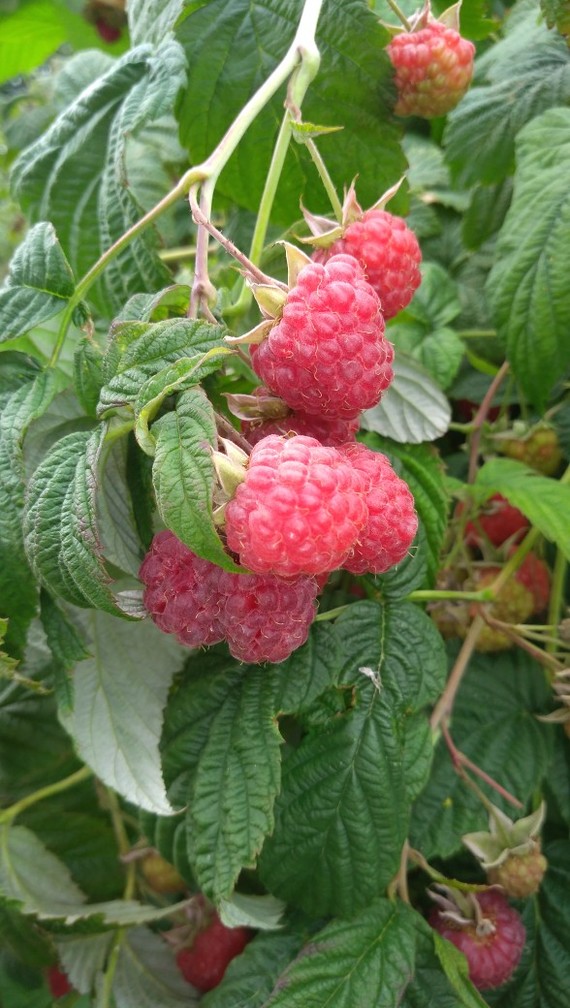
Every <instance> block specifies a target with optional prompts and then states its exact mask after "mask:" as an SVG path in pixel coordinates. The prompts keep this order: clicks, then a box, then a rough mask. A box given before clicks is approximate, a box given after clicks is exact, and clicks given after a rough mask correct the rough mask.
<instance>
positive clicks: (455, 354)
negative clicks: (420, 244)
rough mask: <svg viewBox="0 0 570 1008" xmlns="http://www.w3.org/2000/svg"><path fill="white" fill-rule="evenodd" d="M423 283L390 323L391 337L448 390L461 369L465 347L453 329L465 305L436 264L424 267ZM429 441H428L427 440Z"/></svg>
mask: <svg viewBox="0 0 570 1008" xmlns="http://www.w3.org/2000/svg"><path fill="white" fill-rule="evenodd" d="M422 275H423V279H422V283H421V286H420V287H419V289H418V290H417V291H416V293H415V294H414V297H413V299H412V301H411V303H410V304H409V305H408V307H407V308H406V309H405V310H404V311H403V312H400V314H399V315H398V316H397V318H396V319H395V320H394V321H393V322H392V323H390V324H389V326H388V330H387V335H388V338H389V339H390V340H391V341H392V342H393V343H394V345H395V347H396V358H397V357H398V352H399V351H402V352H403V353H406V354H408V355H409V356H411V357H412V358H413V359H414V360H416V361H418V362H419V363H420V364H421V365H422V367H423V368H425V370H426V371H427V372H428V374H430V375H431V377H432V378H433V379H434V380H435V381H436V382H437V384H438V385H439V386H440V387H441V388H443V389H445V388H447V387H448V386H449V385H450V384H451V382H452V381H453V379H454V378H455V375H456V374H457V371H458V369H459V365H460V364H461V360H462V358H463V354H464V352H465V348H464V346H463V343H462V341H461V339H460V338H459V336H458V335H457V333H455V332H454V331H453V329H450V328H449V326H448V324H447V323H448V322H452V321H453V319H454V318H456V317H457V315H459V312H460V311H461V305H460V303H459V299H458V296H457V287H456V285H455V283H454V282H453V280H452V279H451V277H450V276H449V274H448V273H447V271H446V270H444V269H443V268H442V267H441V266H438V265H437V264H436V263H429V262H428V263H425V264H424V266H423V267H422ZM426 440H427V439H426Z"/></svg>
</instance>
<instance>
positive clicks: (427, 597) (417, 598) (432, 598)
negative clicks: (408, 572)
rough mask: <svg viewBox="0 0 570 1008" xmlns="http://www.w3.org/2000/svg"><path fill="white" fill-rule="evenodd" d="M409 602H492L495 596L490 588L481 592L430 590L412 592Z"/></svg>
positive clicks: (408, 597) (408, 598)
mask: <svg viewBox="0 0 570 1008" xmlns="http://www.w3.org/2000/svg"><path fill="white" fill-rule="evenodd" d="M406 597H407V601H408V602H442V601H444V600H445V599H457V600H458V601H460V602H492V601H493V598H494V595H493V593H492V592H491V590H490V589H488V588H483V589H482V590H481V591H472V592H470V591H444V590H441V591H440V590H439V589H434V590H433V591H432V590H431V589H429V588H426V589H420V590H419V591H413V592H410V594H409V595H408V596H406Z"/></svg>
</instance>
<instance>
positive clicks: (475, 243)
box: [463, 178, 513, 296]
mask: <svg viewBox="0 0 570 1008" xmlns="http://www.w3.org/2000/svg"><path fill="white" fill-rule="evenodd" d="M512 196H513V183H512V179H511V178H507V179H505V180H504V181H503V182H499V183H498V184H497V185H489V186H482V185H480V186H476V188H475V189H474V191H473V194H472V196H471V202H470V204H469V207H468V209H467V211H466V213H465V214H464V217H463V240H464V242H465V244H466V245H467V247H468V248H470V249H478V248H480V247H481V245H483V244H484V243H485V242H486V241H487V240H488V239H489V238H492V237H493V235H495V234H496V233H497V231H499V230H500V228H501V227H502V224H503V221H504V219H505V216H506V214H507V211H508V209H509V206H510V204H511V199H512ZM477 293H478V295H479V296H480V292H479V291H478V292H477Z"/></svg>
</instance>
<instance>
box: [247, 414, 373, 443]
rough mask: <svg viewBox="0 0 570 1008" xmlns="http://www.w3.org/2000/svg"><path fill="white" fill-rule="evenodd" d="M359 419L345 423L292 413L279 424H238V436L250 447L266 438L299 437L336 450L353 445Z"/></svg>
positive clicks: (333, 419) (338, 418)
mask: <svg viewBox="0 0 570 1008" xmlns="http://www.w3.org/2000/svg"><path fill="white" fill-rule="evenodd" d="M359 423H360V417H358V416H356V417H354V418H353V419H350V420H347V419H345V418H343V417H322V416H310V415H309V414H308V413H299V412H292V413H290V414H289V416H286V417H283V418H282V419H280V420H264V421H263V422H262V423H255V422H254V423H252V422H248V421H242V425H241V426H242V433H243V435H244V437H246V438H247V440H248V441H249V443H250V445H256V444H258V442H259V441H262V440H263V438H265V437H267V436H268V435H269V434H277V435H281V436H286V435H288V434H301V435H304V436H305V437H312V438H315V439H316V440H317V441H320V443H321V444H322V445H327V446H328V447H329V448H339V447H340V446H341V445H343V444H347V443H348V442H349V441H354V438H355V434H356V432H357V430H358V427H359Z"/></svg>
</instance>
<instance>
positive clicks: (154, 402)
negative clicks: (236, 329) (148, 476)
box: [134, 347, 232, 455]
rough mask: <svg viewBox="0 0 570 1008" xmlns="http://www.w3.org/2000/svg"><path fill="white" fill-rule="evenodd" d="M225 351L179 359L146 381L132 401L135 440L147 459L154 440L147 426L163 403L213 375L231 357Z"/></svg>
mask: <svg viewBox="0 0 570 1008" xmlns="http://www.w3.org/2000/svg"><path fill="white" fill-rule="evenodd" d="M231 353H232V351H231V350H230V348H229V347H213V348H212V349H211V350H208V351H207V353H205V354H196V356H194V357H181V358H180V360H177V361H176V363H175V364H169V365H168V366H167V367H165V368H163V369H162V371H159V372H158V374H155V375H153V376H152V378H148V379H147V381H146V382H145V383H144V385H143V386H142V388H141V389H140V391H139V394H138V395H137V398H136V400H135V405H134V410H135V437H136V439H137V441H138V443H139V445H140V447H141V448H142V450H143V451H145V452H146V453H147V455H154V453H155V440H154V435H153V434H151V433H150V430H149V424H150V423H151V422H152V420H154V418H155V416H156V414H157V413H158V411H159V409H160V407H161V406H162V404H163V402H164V400H165V399H167V398H168V396H170V395H172V394H173V393H174V392H178V391H180V390H181V389H185V388H191V387H192V386H196V385H197V384H198V382H199V381H200V380H201V379H202V378H204V377H205V376H206V375H207V374H208V372H209V371H216V370H218V368H219V367H220V364H221V362H222V361H223V359H224V357H225V356H227V355H228V354H231Z"/></svg>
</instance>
